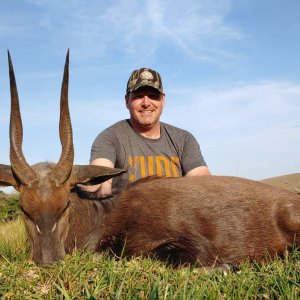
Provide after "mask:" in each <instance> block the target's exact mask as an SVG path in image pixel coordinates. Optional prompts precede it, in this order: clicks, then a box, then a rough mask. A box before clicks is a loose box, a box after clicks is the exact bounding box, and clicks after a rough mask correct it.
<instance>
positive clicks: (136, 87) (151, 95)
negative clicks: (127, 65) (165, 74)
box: [125, 68, 165, 132]
mask: <svg viewBox="0 0 300 300" xmlns="http://www.w3.org/2000/svg"><path fill="white" fill-rule="evenodd" d="M125 100H126V107H127V108H128V110H129V112H130V122H131V124H132V126H133V127H134V128H135V129H136V130H138V131H139V132H147V131H148V130H151V129H153V128H159V118H160V115H161V113H162V110H163V107H164V104H165V94H164V93H163V86H162V82H161V77H160V75H159V73H158V72H156V71H154V70H151V69H149V68H141V69H139V70H135V71H133V72H132V73H131V75H130V77H129V80H128V83H127V90H126V96H125Z"/></svg>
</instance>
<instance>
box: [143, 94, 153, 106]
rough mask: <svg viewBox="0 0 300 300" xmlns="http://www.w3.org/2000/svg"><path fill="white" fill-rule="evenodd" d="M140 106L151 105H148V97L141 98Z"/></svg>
mask: <svg viewBox="0 0 300 300" xmlns="http://www.w3.org/2000/svg"><path fill="white" fill-rule="evenodd" d="M142 104H143V105H147V106H148V105H150V104H151V103H150V99H149V97H148V96H147V95H145V96H144V97H143V101H142Z"/></svg>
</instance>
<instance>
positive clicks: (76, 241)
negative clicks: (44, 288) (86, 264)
mask: <svg viewBox="0 0 300 300" xmlns="http://www.w3.org/2000/svg"><path fill="white" fill-rule="evenodd" d="M68 66H69V52H68V53H67V57H66V63H65V69H64V77H63V82H62V91H61V106H60V123H59V124H60V126H59V127H60V139H61V143H62V154H61V157H60V159H59V162H58V163H57V164H50V163H39V164H36V165H33V166H29V165H28V163H27V162H26V160H25V157H24V155H23V153H22V120H21V115H20V109H19V99H18V93H17V87H16V82H15V77H14V71H13V66H12V62H11V58H10V55H9V74H10V89H11V117H10V147H11V148H10V160H11V166H9V165H2V166H1V168H0V183H1V184H2V185H12V186H13V187H15V188H16V189H17V190H18V191H19V192H20V207H21V210H22V213H23V216H24V220H25V225H26V232H27V235H28V237H29V241H30V249H31V257H32V258H33V260H34V261H35V262H36V263H38V264H49V263H52V262H54V261H57V260H59V259H62V258H63V257H64V254H65V253H69V252H71V251H72V250H73V249H74V248H75V247H77V248H85V249H89V250H91V251H95V252H96V251H105V250H109V251H111V252H113V253H114V254H115V255H117V256H119V255H121V254H122V255H124V256H128V257H132V256H136V255H149V256H153V257H156V258H157V259H160V260H163V261H166V262H169V263H172V264H175V265H177V264H182V263H199V265H202V266H216V267H218V266H220V267H221V266H223V265H224V264H236V263H240V262H242V261H245V260H250V261H251V260H258V261H259V260H262V259H264V258H265V257H266V255H267V257H274V256H276V255H277V254H278V255H280V254H282V253H283V252H284V251H285V250H286V249H287V248H290V247H292V246H293V245H299V243H300V197H299V195H297V194H294V193H292V192H289V191H286V190H284V189H281V188H277V187H272V186H270V185H268V184H265V183H261V182H256V181H252V180H247V179H243V178H238V177H229V176H202V177H182V178H150V179H144V180H141V181H139V182H136V183H134V184H132V185H131V186H130V187H129V188H128V189H126V190H124V191H122V192H121V193H120V194H118V195H114V196H111V197H110V198H108V199H98V200H97V199H92V198H93V197H90V198H91V199H88V198H89V197H87V198H84V197H83V195H84V193H83V192H82V191H81V190H80V189H78V188H76V184H77V183H81V184H96V183H100V182H103V181H104V180H107V179H108V178H110V177H113V176H117V175H120V174H121V173H122V172H124V170H118V169H108V168H101V167H96V166H77V165H73V155H74V154H73V153H74V150H73V141H72V126H71V120H70V116H69V109H68Z"/></svg>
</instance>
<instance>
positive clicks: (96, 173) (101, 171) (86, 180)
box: [70, 165, 126, 188]
mask: <svg viewBox="0 0 300 300" xmlns="http://www.w3.org/2000/svg"><path fill="white" fill-rule="evenodd" d="M123 173H126V170H124V169H116V168H108V167H103V166H95V165H74V166H73V168H72V173H71V177H70V186H71V188H73V187H74V186H75V185H76V184H77V183H81V184H85V185H95V184H100V183H102V182H104V181H107V180H108V179H110V178H113V177H116V176H119V175H121V174H123Z"/></svg>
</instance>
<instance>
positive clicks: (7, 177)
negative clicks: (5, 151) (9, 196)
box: [0, 164, 19, 190]
mask: <svg viewBox="0 0 300 300" xmlns="http://www.w3.org/2000/svg"><path fill="white" fill-rule="evenodd" d="M0 186H13V187H14V188H15V189H16V190H19V184H18V182H17V181H16V179H15V177H14V175H13V172H12V170H11V166H10V165H2V164H0Z"/></svg>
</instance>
